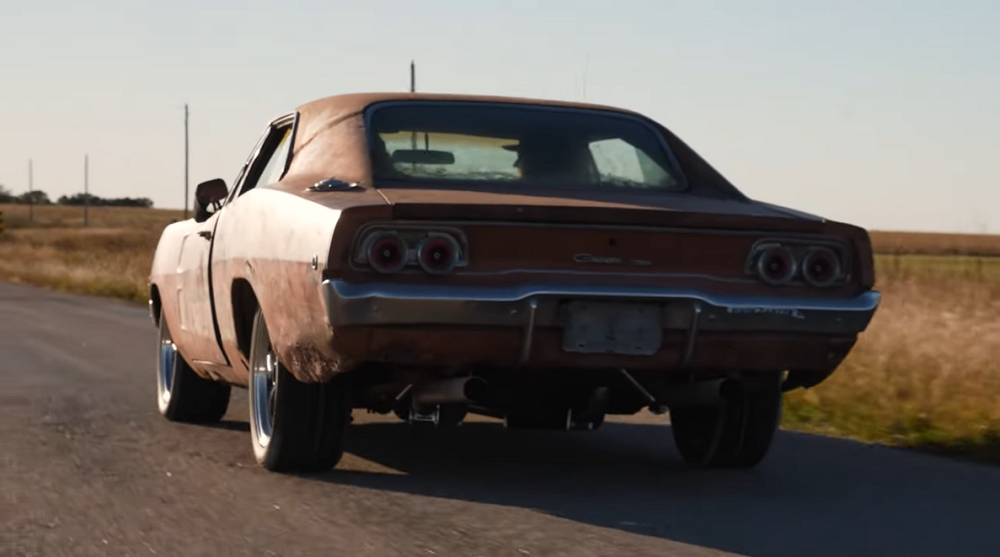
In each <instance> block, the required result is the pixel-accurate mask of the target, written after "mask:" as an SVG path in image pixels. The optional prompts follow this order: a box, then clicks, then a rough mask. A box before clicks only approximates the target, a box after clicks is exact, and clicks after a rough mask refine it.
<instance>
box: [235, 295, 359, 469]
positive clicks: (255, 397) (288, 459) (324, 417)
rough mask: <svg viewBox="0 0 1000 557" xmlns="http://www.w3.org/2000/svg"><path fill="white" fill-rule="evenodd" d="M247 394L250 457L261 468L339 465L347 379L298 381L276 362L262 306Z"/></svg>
mask: <svg viewBox="0 0 1000 557" xmlns="http://www.w3.org/2000/svg"><path fill="white" fill-rule="evenodd" d="M248 395H249V396H248V397H247V398H249V399H250V437H251V441H252V443H253V451H254V457H255V458H256V459H257V462H258V463H259V464H261V465H262V466H263V467H264V468H267V469H268V470H271V471H275V472H322V471H326V470H329V469H330V468H333V467H334V466H336V465H337V462H339V461H340V457H341V455H343V451H344V438H345V434H346V431H347V425H348V424H349V423H350V420H351V403H350V398H349V396H350V388H349V385H348V384H347V380H346V378H345V377H343V376H337V377H335V378H334V379H332V380H331V381H328V382H326V383H303V382H301V381H299V380H297V379H296V378H295V376H293V375H292V374H291V373H289V371H288V369H286V368H285V366H284V365H282V363H281V362H279V361H278V357H277V354H276V353H275V351H274V348H273V347H272V346H271V337H270V334H269V333H268V330H267V323H266V322H265V321H264V314H263V313H261V311H260V309H258V310H257V314H256V316H255V317H254V322H253V338H252V340H251V347H250V385H249V393H248Z"/></svg>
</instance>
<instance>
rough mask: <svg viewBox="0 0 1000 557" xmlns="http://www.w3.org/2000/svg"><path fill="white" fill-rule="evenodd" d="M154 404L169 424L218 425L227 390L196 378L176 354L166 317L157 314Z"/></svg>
mask: <svg viewBox="0 0 1000 557" xmlns="http://www.w3.org/2000/svg"><path fill="white" fill-rule="evenodd" d="M156 355H157V364H156V402H157V407H158V408H159V410H160V414H162V415H163V416H164V417H165V418H167V419H168V420H170V421H172V422H217V421H219V420H221V419H222V417H223V416H225V415H226V409H228V408H229V393H230V387H229V385H226V384H225V383H219V382H216V381H212V380H209V379H205V378H203V377H201V376H199V375H198V374H197V373H195V372H194V370H193V369H191V366H189V365H188V364H187V362H186V361H184V357H183V356H181V354H180V352H178V351H177V345H176V344H174V339H173V336H171V334H170V327H169V326H167V318H166V316H165V315H164V314H163V313H162V312H161V313H160V339H159V342H158V343H157V354H156Z"/></svg>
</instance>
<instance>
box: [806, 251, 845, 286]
mask: <svg viewBox="0 0 1000 557" xmlns="http://www.w3.org/2000/svg"><path fill="white" fill-rule="evenodd" d="M840 271H841V266H840V258H839V257H837V254H836V253H834V252H833V250H831V249H829V248H823V247H818V248H812V249H810V250H809V251H808V252H807V253H806V256H805V257H804V258H803V259H802V278H804V279H805V281H806V282H808V283H809V284H810V285H812V286H817V287H825V286H830V285H831V284H833V283H834V282H836V280H837V279H838V278H840Z"/></svg>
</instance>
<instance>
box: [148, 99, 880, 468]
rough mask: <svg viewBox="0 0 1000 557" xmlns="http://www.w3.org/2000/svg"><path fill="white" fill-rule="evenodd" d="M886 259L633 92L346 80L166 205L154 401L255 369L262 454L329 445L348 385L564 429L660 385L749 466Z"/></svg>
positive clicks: (724, 461)
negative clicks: (604, 98)
mask: <svg viewBox="0 0 1000 557" xmlns="http://www.w3.org/2000/svg"><path fill="white" fill-rule="evenodd" d="M874 282H875V276H874V271H873V265H872V253H871V245H870V242H869V238H868V234H867V232H866V231H865V230H863V229H861V228H858V227H855V226H851V225H848V224H843V223H839V222H832V221H829V220H825V219H822V218H819V217H816V216H812V215H808V214H804V213H801V212H797V211H794V210H791V209H786V208H782V207H778V206H775V205H771V204H767V203H763V202H759V201H754V200H751V199H750V198H748V197H747V196H746V195H744V194H743V193H741V192H740V191H739V190H738V189H737V188H736V187H734V186H733V184H731V183H730V182H729V181H727V180H726V179H725V178H724V177H723V176H722V175H720V174H719V173H718V172H717V171H716V170H715V169H713V168H712V167H711V166H710V165H709V164H708V163H707V162H706V161H705V160H703V159H702V158H701V157H700V156H699V155H698V154H696V153H695V152H694V151H693V150H692V149H691V148H690V147H688V146H687V145H686V144H685V143H684V142H682V141H681V140H680V139H679V138H678V137H677V136H675V135H674V134H673V133H671V132H670V131H669V130H667V129H666V128H664V127H663V126H662V125H660V124H658V123H657V122H655V121H653V120H651V119H649V118H647V117H645V116H643V115H641V114H637V113H635V112H630V111H626V110H622V109H618V108H612V107H606V106H596V105H585V104H576V103H562V102H552V101H542V100H528V99H511V98H499V97H476V96H451V95H422V94H352V95H342V96H335V97H330V98H326V99H321V100H317V101H314V102H311V103H308V104H305V105H303V106H301V107H300V108H298V109H297V110H295V111H294V112H292V113H290V114H287V115H284V116H281V117H280V118H277V119H275V120H274V121H272V122H271V123H270V124H269V125H268V126H267V127H266V129H265V130H264V132H263V133H262V135H261V136H260V138H259V139H258V141H257V143H256V145H255V146H254V147H253V149H252V151H251V154H250V156H249V157H248V158H247V159H246V161H245V162H244V163H243V165H242V167H241V169H240V171H239V173H238V175H237V177H236V179H235V181H234V182H233V183H232V187H231V188H230V187H227V186H226V183H225V182H224V181H223V180H221V179H215V180H211V181H208V182H204V183H202V184H200V185H199V186H198V187H197V189H196V192H195V212H194V218H193V219H191V220H185V221H182V222H177V223H174V224H172V225H170V226H168V227H167V228H166V229H165V230H164V232H163V235H162V237H161V239H160V242H159V245H158V247H157V249H156V255H155V259H154V262H153V266H152V271H151V274H150V299H149V306H150V313H151V316H152V319H153V321H154V323H155V324H156V326H157V327H158V328H159V342H158V365H157V387H158V388H157V391H158V392H157V395H158V396H157V398H158V402H159V410H160V412H161V413H162V414H163V415H164V416H165V417H166V418H167V419H169V420H175V421H188V422H210V421H214V420H220V419H221V418H222V417H223V415H224V414H225V413H226V411H227V408H228V405H229V397H230V389H231V387H232V386H237V387H245V388H247V390H248V399H249V421H250V432H251V443H252V446H253V450H254V454H255V457H256V459H257V461H258V462H259V463H260V464H261V465H263V466H264V467H266V468H267V469H269V470H282V471H291V470H314V471H315V470H324V469H329V468H331V467H333V466H334V465H336V463H337V462H338V460H339V459H340V457H341V454H342V452H343V447H344V440H345V433H346V430H347V428H348V425H349V424H350V422H351V413H352V410H353V409H367V410H368V411H371V412H378V413H382V414H392V413H394V414H395V415H396V416H398V417H399V418H400V419H401V420H404V421H407V422H409V423H411V424H418V425H420V427H427V424H433V425H434V426H445V425H457V424H460V423H461V422H462V420H463V419H464V418H465V416H466V415H467V414H468V413H475V414H480V415H486V416H492V417H495V418H499V419H502V420H503V422H504V424H505V426H506V427H509V428H532V427H533V428H556V429H564V430H590V429H595V428H597V427H600V426H601V424H602V423H603V422H604V419H605V416H606V415H609V414H612V415H613V414H634V413H637V412H640V411H643V410H648V411H651V412H653V413H655V414H661V413H665V412H669V414H670V416H669V417H670V424H671V430H672V434H673V438H674V442H675V443H676V446H677V449H678V452H679V453H680V455H681V457H682V458H683V459H684V460H685V461H687V462H690V463H692V464H695V465H698V466H712V467H744V468H745V467H752V466H754V465H756V464H757V463H758V462H759V461H760V460H761V459H762V458H763V457H764V456H765V454H766V453H767V451H768V448H769V447H770V445H771V441H772V438H773V436H774V432H775V430H776V429H777V427H778V424H779V422H780V417H781V408H782V397H783V393H784V392H787V391H788V390H790V389H795V388H809V387H812V386H814V385H816V384H818V383H820V382H821V381H823V380H825V379H826V378H827V377H828V376H829V375H830V374H831V373H832V372H833V371H834V370H835V369H836V368H837V367H838V366H839V364H840V363H841V361H842V360H843V359H844V358H845V356H846V355H847V354H848V352H849V351H850V350H851V348H852V347H853V346H854V344H855V342H856V340H857V336H858V334H859V333H860V332H862V331H863V330H864V329H865V328H866V327H867V326H868V323H869V321H870V320H871V318H872V315H873V314H874V312H875V310H876V308H877V306H878V302H879V294H878V293H877V292H876V291H874V290H873V286H874ZM664 431H666V429H665V430H664Z"/></svg>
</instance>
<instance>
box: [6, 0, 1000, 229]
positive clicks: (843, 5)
mask: <svg viewBox="0 0 1000 557" xmlns="http://www.w3.org/2000/svg"><path fill="white" fill-rule="evenodd" d="M998 30H1000V2H996V1H991V0H982V1H974V0H966V1H958V0H956V1H952V2H942V1H937V2H934V1H929V0H910V1H903V0H869V1H861V0H857V1H838V2H833V1H809V0H797V1H791V0H788V1H783V2H779V1H767V0H760V1H756V2H746V1H742V0H740V1H737V0H731V1H707V0H706V1H702V0H698V1H695V0H689V1H686V2H674V1H670V0H651V1H644V2H639V1H626V0H616V1H607V0H605V1H601V2H595V1H590V0H577V1H569V0H548V1H545V2H541V1H539V2H522V1H519V0H507V1H504V2H496V1H489V2H483V1H478V0H465V1H455V0H435V1H434V2H429V1H419V0H406V1H396V0H384V1H369V2H362V1H355V2H350V3H347V2H339V1H335V0H325V1H315V0H310V1H301V2H291V1H283V2H274V1H270V2H261V1H258V0H250V1H249V2H247V1H243V2H235V1H228V0H226V1H223V0H212V1H205V0H201V1H191V0H174V1H170V2H167V1H160V2H148V1H147V2H138V1H135V0H132V1H124V0H88V1H86V2H76V1H70V0H57V1H52V0H32V1H31V2H18V1H15V0H3V1H2V2H0V126H2V127H0V129H2V133H0V184H4V185H6V186H7V187H8V188H10V189H12V190H14V191H16V192H21V191H24V190H26V189H27V160H28V158H29V157H34V160H35V187H36V188H38V189H43V190H45V191H47V192H48V193H49V194H50V196H52V197H53V198H55V197H58V196H59V195H63V194H68V193H73V192H77V191H80V190H81V189H82V182H83V176H82V175H83V155H84V153H89V155H90V163H91V173H90V184H91V191H92V192H93V193H94V194H97V195H102V196H146V197H150V198H152V199H153V200H154V202H155V203H156V205H157V206H159V207H180V206H182V205H183V109H182V106H183V104H184V103H185V102H188V103H190V104H191V118H192V120H191V180H192V189H193V185H194V183H197V182H198V181H201V180H204V179H208V178H213V177H223V178H225V179H226V180H227V181H230V180H232V178H233V177H234V175H235V173H236V170H237V167H238V166H239V164H240V163H241V162H242V161H243V159H244V158H245V157H246V155H247V152H248V150H249V149H250V148H251V146H252V144H253V142H254V140H255V139H256V137H257V135H258V134H259V133H260V131H261V130H262V128H263V126H264V124H265V123H266V122H267V121H268V120H269V119H270V118H272V117H274V116H277V115H279V114H282V113H285V112H288V111H290V110H291V109H293V108H294V107H295V106H297V105H299V104H301V103H303V102H306V101H309V100H312V99H314V98H318V97H322V96H326V95H330V94H336V93H343V92H352V91H365V90H391V91H400V90H405V89H406V88H407V87H408V80H409V75H408V70H409V68H408V65H409V61H410V59H411V58H413V59H416V61H417V69H418V76H417V77H418V88H419V89H420V90H423V91H432V92H459V93H495V94H503V95H521V96H536V97H545V98H558V99H568V100H580V99H584V100H587V101H593V102H600V103H606V104H612V105H619V106H624V107H627V108H632V109H635V110H639V111H641V112H644V113H647V114H648V115H650V116H652V117H653V118H654V119H656V120H658V121H660V122H662V123H663V124H665V125H666V126H667V127H669V128H671V129H672V130H673V131H674V132H676V133H677V134H679V135H680V136H681V137H682V138H684V139H685V140H686V141H687V142H688V143H689V144H691V145H692V146H693V147H694V148H695V149H696V150H698V151H699V152H700V153H701V154H702V155H703V156H705V157H706V158H707V159H708V160H709V161H710V162H711V163H712V164H713V165H714V166H716V167H717V168H718V169H720V170H721V171H722V172H723V174H725V175H726V176H728V177H729V178H730V179H731V180H733V181H734V182H735V183H736V184H737V186H738V187H740V188H741V189H742V190H743V191H745V192H746V193H747V194H748V195H750V196H751V197H754V198H756V199H762V200H765V201H770V202H774V203H779V204H785V205H789V206H793V207H796V208H799V209H803V210H807V211H810V212H814V213H818V214H821V215H824V216H826V217H829V218H833V219H838V220H847V221H849V222H854V223H857V224H860V225H863V226H866V227H869V228H879V229H910V230H940V231H959V232H981V231H990V232H993V233H1000V139H998V137H1000V31H998Z"/></svg>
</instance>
